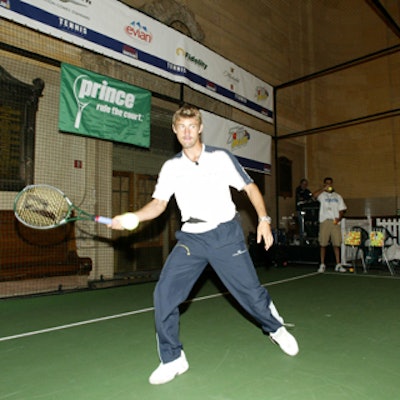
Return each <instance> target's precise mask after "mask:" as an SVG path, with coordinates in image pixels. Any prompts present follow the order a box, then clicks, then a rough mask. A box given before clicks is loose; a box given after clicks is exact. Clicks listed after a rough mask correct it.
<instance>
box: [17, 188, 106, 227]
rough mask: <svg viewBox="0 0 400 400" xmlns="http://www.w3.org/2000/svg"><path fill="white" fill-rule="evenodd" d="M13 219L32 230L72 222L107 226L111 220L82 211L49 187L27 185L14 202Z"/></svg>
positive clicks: (58, 191)
mask: <svg viewBox="0 0 400 400" xmlns="http://www.w3.org/2000/svg"><path fill="white" fill-rule="evenodd" d="M14 214H15V217H16V218H17V219H18V221H20V222H21V223H22V224H24V225H26V226H28V227H30V228H34V229H51V228H56V227H57V226H60V225H64V224H67V223H68V222H72V221H94V222H98V223H100V224H104V225H109V224H111V221H112V219H111V218H107V217H101V216H98V215H93V214H89V213H87V212H86V211H83V210H82V209H80V208H79V207H78V206H76V205H74V204H73V203H72V201H71V200H70V199H69V198H68V197H67V196H66V195H65V194H64V193H63V192H62V191H61V190H59V189H57V188H55V187H53V186H50V185H44V184H41V185H29V186H26V187H25V188H24V189H23V190H22V191H21V192H19V193H18V195H17V196H16V198H15V200H14Z"/></svg>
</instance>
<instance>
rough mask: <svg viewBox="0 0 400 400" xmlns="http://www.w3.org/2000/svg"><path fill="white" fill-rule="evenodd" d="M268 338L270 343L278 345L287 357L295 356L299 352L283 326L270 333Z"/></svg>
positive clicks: (295, 341)
mask: <svg viewBox="0 0 400 400" xmlns="http://www.w3.org/2000/svg"><path fill="white" fill-rule="evenodd" d="M269 337H270V338H271V340H272V342H273V343H276V344H278V345H279V347H280V348H281V350H282V351H283V352H284V353H286V354H287V355H289V356H295V355H296V354H297V353H298V352H299V345H298V344H297V340H296V339H295V337H294V336H293V335H292V334H290V333H289V332H288V331H287V330H286V328H285V327H284V326H281V327H280V328H279V329H278V330H277V331H276V332H274V333H270V334H269Z"/></svg>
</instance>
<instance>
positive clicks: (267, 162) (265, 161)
mask: <svg viewBox="0 0 400 400" xmlns="http://www.w3.org/2000/svg"><path fill="white" fill-rule="evenodd" d="M201 115H202V117H203V125H204V129H203V133H202V134H201V135H202V139H203V142H204V143H205V144H208V145H210V146H216V147H222V148H224V149H227V150H229V151H230V152H231V153H233V154H234V155H235V156H236V158H237V159H238V161H239V162H240V163H241V164H242V166H243V167H244V168H247V169H251V170H254V171H257V172H262V173H264V174H271V141H272V139H271V136H269V135H266V134H265V133H262V132H259V131H256V130H254V129H251V128H249V127H247V126H244V125H240V124H238V123H236V122H234V121H230V120H228V119H225V118H222V117H219V116H217V115H215V114H211V113H209V112H207V111H204V110H201Z"/></svg>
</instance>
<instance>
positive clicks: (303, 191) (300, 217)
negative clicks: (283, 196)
mask: <svg viewBox="0 0 400 400" xmlns="http://www.w3.org/2000/svg"><path fill="white" fill-rule="evenodd" d="M312 201H314V198H313V195H312V193H311V191H310V189H308V180H307V179H306V178H303V179H302V180H301V181H300V184H299V186H297V188H296V213H297V221H298V224H299V233H300V242H301V243H302V244H303V243H304V236H305V232H304V217H305V211H304V210H303V206H304V205H305V204H307V203H310V202H312Z"/></svg>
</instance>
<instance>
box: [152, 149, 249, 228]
mask: <svg viewBox="0 0 400 400" xmlns="http://www.w3.org/2000/svg"><path fill="white" fill-rule="evenodd" d="M252 182H253V180H252V179H251V178H250V177H249V175H248V174H247V172H246V171H245V170H244V169H243V167H242V166H241V165H240V163H239V162H238V160H237V159H236V157H234V156H233V155H232V154H231V153H230V152H229V151H227V150H225V149H220V148H216V147H212V146H206V145H204V144H203V151H202V153H201V155H200V158H199V160H198V162H196V163H195V162H193V161H191V160H190V159H189V158H188V157H187V156H186V155H185V153H184V152H183V151H182V152H180V153H178V154H177V155H176V156H175V157H174V158H172V159H170V160H168V161H166V162H165V163H164V165H163V166H162V168H161V170H160V174H159V176H158V181H157V185H156V187H155V190H154V193H153V198H155V199H159V200H165V201H169V199H170V198H171V196H172V195H175V199H176V202H177V204H178V207H179V209H180V211H181V219H182V222H184V224H183V226H182V231H185V232H191V233H200V232H206V231H209V230H211V229H214V228H216V227H217V226H218V224H220V223H222V222H226V221H230V220H231V219H233V218H234V216H235V213H236V206H235V204H234V203H233V201H232V197H231V192H230V188H229V187H230V186H231V187H233V188H235V189H237V190H239V191H241V190H243V188H244V187H245V186H246V185H247V184H249V183H252ZM190 218H196V219H200V220H203V221H205V222H200V223H187V222H185V221H188V220H189V219H190Z"/></svg>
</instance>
